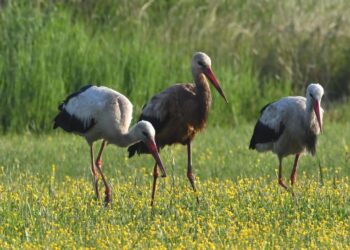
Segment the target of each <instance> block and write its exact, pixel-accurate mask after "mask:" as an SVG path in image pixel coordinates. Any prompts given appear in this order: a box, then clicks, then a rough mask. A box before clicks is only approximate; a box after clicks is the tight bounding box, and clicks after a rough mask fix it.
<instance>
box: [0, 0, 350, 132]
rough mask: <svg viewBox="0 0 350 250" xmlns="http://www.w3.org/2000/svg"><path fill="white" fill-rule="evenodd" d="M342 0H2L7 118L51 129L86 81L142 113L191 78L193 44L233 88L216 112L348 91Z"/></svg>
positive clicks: (251, 111) (228, 119)
mask: <svg viewBox="0 0 350 250" xmlns="http://www.w3.org/2000/svg"><path fill="white" fill-rule="evenodd" d="M349 11H350V4H349V3H348V2H347V1H321V2H319V3H317V4H314V3H313V2H309V1H306V2H303V1H277V0H274V1H259V2H256V1H254V0H249V1H241V0H234V1H206V2H202V1H195V0H193V1H165V0H164V1H163V0H160V1H146V0H145V1H129V0H122V1H118V4H116V2H115V1H112V0H106V1H90V0H89V1H85V0H84V1H82V0H78V1H76V0H74V1H73V0H72V1H20V0H13V1H10V0H8V1H3V5H2V7H1V9H0V37H1V39H0V107H1V109H0V129H1V131H2V132H26V131H36V132H41V131H43V130H44V131H49V130H50V129H51V121H52V119H53V117H54V115H55V112H56V107H57V105H58V104H59V103H60V102H61V101H62V100H63V99H64V98H65V96H66V95H67V94H68V93H70V92H72V91H75V90H77V89H79V88H80V87H81V86H83V85H85V84H87V83H95V84H103V85H107V86H109V87H113V88H115V89H116V90H118V91H120V92H122V93H124V94H126V95H127V96H128V97H129V98H130V100H131V101H132V102H133V103H134V104H135V113H136V114H138V113H139V111H140V109H141V107H142V106H143V104H144V103H145V102H146V101H147V100H148V98H149V97H150V96H152V95H154V94H155V93H157V92H158V91H160V90H162V89H164V88H165V87H168V86H169V85H171V84H173V83H176V82H191V81H192V76H191V73H190V60H191V56H192V54H193V53H194V52H195V51H198V50H201V51H205V52H207V53H208V54H209V55H210V56H211V57H212V62H213V63H212V64H213V65H212V66H213V70H214V72H215V73H216V75H217V78H218V79H219V81H220V83H221V85H222V87H223V89H224V91H225V92H226V95H227V97H228V100H229V105H226V104H225V102H224V101H223V100H221V98H220V96H219V95H218V94H217V93H214V94H213V98H214V102H213V105H214V106H215V107H216V110H218V112H215V113H213V114H212V117H213V119H212V123H213V124H216V125H217V124H226V125H236V124H240V123H244V122H245V121H251V120H252V119H253V118H255V116H256V114H257V112H258V110H259V109H260V107H261V106H263V105H264V104H265V103H267V102H270V101H272V100H275V99H277V98H279V97H281V96H284V95H291V94H293V95H303V94H304V91H305V86H306V85H307V84H308V83H310V82H320V83H321V84H323V86H324V87H325V90H326V96H325V103H327V102H329V101H333V100H340V99H341V98H343V97H344V98H345V99H346V96H348V94H349V92H350V91H349V86H350V84H349V79H350V71H349V67H348V65H349V59H348V58H349V56H348V54H349V53H348V52H349V51H350V49H349V44H350V41H349V40H350V39H349V36H348V35H347V34H350V32H349V27H350V19H349V17H348V13H349Z"/></svg>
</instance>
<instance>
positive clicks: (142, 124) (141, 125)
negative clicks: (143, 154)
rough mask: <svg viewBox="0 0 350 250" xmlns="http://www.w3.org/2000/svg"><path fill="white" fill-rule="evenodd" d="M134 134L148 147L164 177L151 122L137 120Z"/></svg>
mask: <svg viewBox="0 0 350 250" xmlns="http://www.w3.org/2000/svg"><path fill="white" fill-rule="evenodd" d="M135 134H136V136H137V138H138V139H139V140H141V141H142V142H143V143H145V144H146V146H147V147H148V150H149V152H150V153H151V154H152V155H153V157H154V159H155V160H156V162H157V164H158V166H159V168H160V170H161V171H162V177H166V173H165V169H164V167H163V163H162V161H161V159H160V156H159V153H158V147H157V144H156V142H155V135H156V131H155V130H154V128H153V126H152V124H151V123H150V122H148V121H139V122H138V123H137V124H136V126H135Z"/></svg>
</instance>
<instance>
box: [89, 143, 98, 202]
mask: <svg viewBox="0 0 350 250" xmlns="http://www.w3.org/2000/svg"><path fill="white" fill-rule="evenodd" d="M90 159H91V173H92V177H93V182H94V189H95V194H96V199H97V200H98V199H99V197H100V195H99V192H98V173H97V172H96V169H95V162H94V150H93V143H91V144H90Z"/></svg>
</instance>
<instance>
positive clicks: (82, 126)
mask: <svg viewBox="0 0 350 250" xmlns="http://www.w3.org/2000/svg"><path fill="white" fill-rule="evenodd" d="M58 109H59V110H60V112H59V113H58V115H57V116H56V117H55V119H54V129H55V128H57V127H61V128H62V129H64V130H65V131H67V132H72V133H75V134H78V135H80V136H83V137H85V139H86V141H87V143H88V144H89V146H90V157H91V171H92V174H93V178H94V189H95V193H96V196H97V199H98V198H99V191H98V173H99V174H100V175H101V178H102V181H103V183H104V185H105V195H106V197H105V203H106V204H108V203H109V202H110V201H111V191H110V188H109V186H108V183H107V181H106V178H105V176H104V175H103V172H102V160H101V156H102V151H103V149H104V147H105V145H106V143H111V144H114V145H116V146H119V147H127V146H129V145H131V144H134V143H136V142H140V141H142V142H144V143H145V144H146V145H147V148H148V149H149V151H150V152H151V153H152V155H153V157H154V159H155V160H156V162H157V164H158V165H159V166H160V169H161V171H162V177H165V176H166V173H165V170H164V167H163V164H162V161H161V159H160V157H159V154H158V150H157V145H156V143H155V139H154V137H155V130H154V128H153V126H152V124H151V123H150V122H148V121H139V122H138V123H136V124H135V125H134V126H133V127H132V128H130V129H129V126H130V122H131V119H132V104H131V102H130V101H129V100H128V98H126V97H125V96H124V95H122V94H120V93H118V92H116V91H114V90H113V89H110V88H107V87H102V86H101V87H97V86H93V85H87V86H85V87H83V88H81V89H80V90H79V91H78V92H76V93H73V94H71V95H69V96H68V97H67V98H66V100H65V101H64V102H63V103H62V104H60V105H59V107H58ZM99 139H102V140H103V141H102V144H101V148H100V151H99V153H98V155H97V158H96V162H95V161H94V154H93V143H94V142H95V141H96V140H99ZM96 170H97V171H98V173H97V172H96Z"/></svg>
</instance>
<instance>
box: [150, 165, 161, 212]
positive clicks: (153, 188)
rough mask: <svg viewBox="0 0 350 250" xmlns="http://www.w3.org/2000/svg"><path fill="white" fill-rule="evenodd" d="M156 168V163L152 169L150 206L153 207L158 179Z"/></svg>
mask: <svg viewBox="0 0 350 250" xmlns="http://www.w3.org/2000/svg"><path fill="white" fill-rule="evenodd" d="M158 176H159V174H158V166H157V163H155V164H154V169H153V186H152V198H151V206H152V207H153V203H154V195H155V193H156V186H157V178H158Z"/></svg>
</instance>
